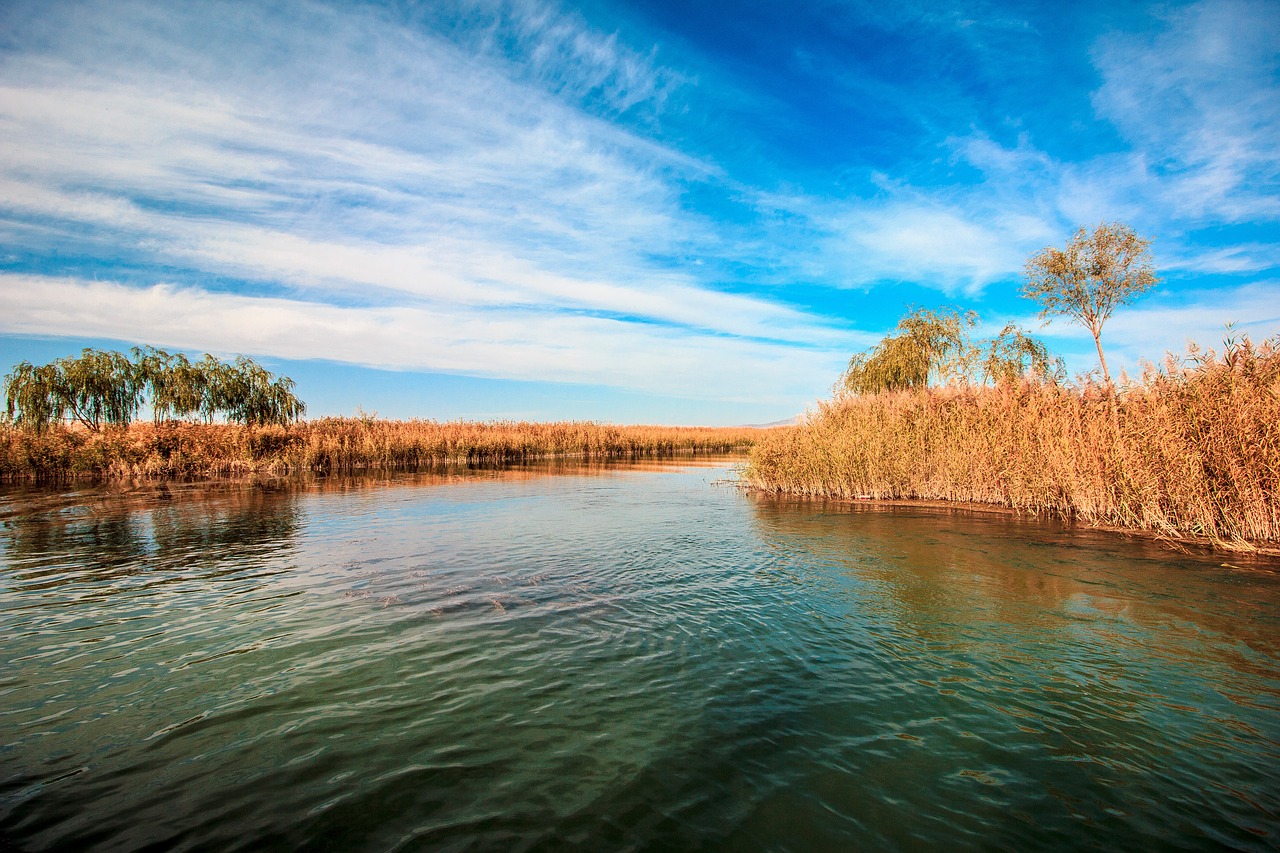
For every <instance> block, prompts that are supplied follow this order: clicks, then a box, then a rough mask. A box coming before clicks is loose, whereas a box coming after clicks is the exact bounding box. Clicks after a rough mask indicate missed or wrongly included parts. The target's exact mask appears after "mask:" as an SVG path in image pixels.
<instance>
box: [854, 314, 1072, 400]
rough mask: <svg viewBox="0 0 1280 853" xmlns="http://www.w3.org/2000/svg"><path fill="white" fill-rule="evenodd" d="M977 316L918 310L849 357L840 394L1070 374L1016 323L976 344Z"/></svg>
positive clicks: (1044, 379) (1053, 378)
mask: <svg viewBox="0 0 1280 853" xmlns="http://www.w3.org/2000/svg"><path fill="white" fill-rule="evenodd" d="M977 322H978V315H977V314H976V313H975V312H973V311H965V312H961V311H958V310H956V309H954V308H952V309H943V310H941V311H936V312H935V311H926V310H922V309H917V310H914V311H911V312H910V313H908V314H907V315H906V316H905V317H903V318H902V319H901V320H899V321H898V325H897V327H896V328H895V329H894V331H893V332H891V333H890V334H888V335H886V336H885V338H884V339H883V340H881V341H880V343H878V344H876V346H874V347H872V348H871V349H870V350H869V351H867V352H861V353H858V354H856V355H854V356H853V357H852V358H851V359H849V366H848V367H847V368H845V371H844V373H843V374H842V375H841V377H840V380H839V381H838V382H837V383H836V388H835V390H836V393H837V394H877V393H880V392H882V391H906V390H917V389H923V388H927V387H929V386H930V385H935V384H972V383H977V384H985V383H988V382H989V383H992V384H994V385H1002V384H1008V383H1013V382H1017V381H1018V380H1020V379H1029V380H1032V381H1038V382H1058V381H1061V380H1062V378H1063V377H1064V376H1065V374H1066V369H1065V368H1064V367H1063V364H1062V359H1060V358H1056V357H1054V356H1051V355H1050V354H1049V351H1048V349H1046V348H1045V345H1044V344H1043V343H1041V342H1040V341H1039V340H1037V339H1036V338H1034V337H1032V336H1031V335H1030V334H1028V333H1027V332H1026V331H1025V330H1023V329H1022V327H1020V326H1018V325H1017V324H1016V323H1009V324H1007V325H1006V326H1005V327H1004V328H1003V329H1002V330H1001V331H1000V334H998V335H996V336H995V337H994V338H980V339H978V340H973V339H972V338H971V337H970V335H969V332H970V330H971V329H973V328H974V326H976V325H977Z"/></svg>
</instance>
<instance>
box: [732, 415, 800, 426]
mask: <svg viewBox="0 0 1280 853" xmlns="http://www.w3.org/2000/svg"><path fill="white" fill-rule="evenodd" d="M800 418H801V415H795V416H794V417H790V418H786V419H784V420H780V421H773V422H772V423H767V424H743V425H742V426H743V427H744V428H745V429H770V428H772V427H784V426H795V425H796V424H798V423H800Z"/></svg>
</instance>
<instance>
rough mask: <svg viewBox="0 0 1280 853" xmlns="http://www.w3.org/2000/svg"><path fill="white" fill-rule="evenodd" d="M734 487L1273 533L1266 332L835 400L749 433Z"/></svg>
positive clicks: (1154, 527) (1270, 348)
mask: <svg viewBox="0 0 1280 853" xmlns="http://www.w3.org/2000/svg"><path fill="white" fill-rule="evenodd" d="M746 476H747V480H748V482H749V483H750V484H751V485H752V486H754V487H755V488H758V489H763V490H767V491H773V492H785V493H790V494H798V495H813V496H826V497H836V498H861V497H870V498H881V499H884V498H888V499H897V498H906V499H924V500H946V501H970V502H978V503H985V504H996V505H1000V506H1005V507H1014V508H1017V509H1022V510H1030V511H1034V512H1050V513H1053V514H1057V515H1060V516H1063V517H1067V518H1072V519H1078V520H1081V521H1084V522H1088V523H1093V524H1098V525H1104V526H1114V527H1124V528H1130V529H1138V530H1146V531H1151V532H1154V533H1156V534H1158V535H1161V536H1166V537H1169V538H1175V539H1185V538H1200V537H1203V538H1205V539H1208V540H1210V541H1211V542H1213V543H1216V544H1219V545H1226V546H1231V547H1239V548H1247V547H1249V543H1276V542H1280V338H1278V339H1273V340H1270V341H1266V342H1264V343H1262V344H1261V345H1254V344H1253V343H1251V342H1250V341H1249V340H1248V339H1247V338H1243V339H1239V340H1229V341H1228V342H1227V343H1226V346H1225V348H1224V350H1223V351H1222V352H1221V353H1215V352H1213V351H1212V350H1209V351H1203V352H1201V351H1199V350H1196V349H1195V348H1194V347H1193V348H1192V349H1191V350H1190V351H1189V352H1188V354H1187V356H1186V357H1185V358H1184V359H1181V360H1179V359H1176V358H1174V357H1173V356H1169V357H1168V358H1167V359H1166V361H1165V363H1164V365H1163V366H1162V367H1160V368H1157V367H1155V366H1148V368H1147V370H1146V371H1145V372H1144V374H1143V376H1142V377H1141V378H1140V379H1139V380H1137V381H1134V382H1130V383H1128V384H1126V385H1125V386H1124V387H1123V388H1122V389H1121V390H1120V392H1119V394H1118V395H1117V396H1113V395H1112V394H1111V392H1110V387H1109V386H1107V385H1106V384H1103V383H1096V382H1086V383H1084V384H1081V385H1075V386H1073V385H1068V384H1065V383H1059V382H1045V381H1032V380H1028V379H1025V378H1024V379H1020V380H1019V381H1016V382H1002V383H1000V384H998V385H995V386H978V385H971V384H958V385H952V386H947V387H936V388H930V389H924V390H915V391H885V392H881V393H878V394H870V395H857V396H855V395H845V396H838V397H837V398H836V399H834V400H831V401H829V402H826V403H822V404H820V405H819V407H818V409H817V410H816V411H815V412H812V413H810V414H809V415H808V416H807V418H806V419H805V420H804V421H803V423H802V424H801V425H800V426H798V427H797V428H795V429H792V430H787V431H779V432H771V433H769V434H767V435H764V436H762V437H761V440H760V441H759V442H758V443H757V444H756V445H755V447H754V448H753V450H752V453H751V461H750V463H749V466H748V470H747V475H746Z"/></svg>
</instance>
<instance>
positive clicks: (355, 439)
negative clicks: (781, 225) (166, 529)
mask: <svg viewBox="0 0 1280 853" xmlns="http://www.w3.org/2000/svg"><path fill="white" fill-rule="evenodd" d="M761 432H762V431H761V430H758V429H751V428H741V429H737V428H713V427H706V428H702V427H663V426H613V425H610V424H600V423H593V422H581V421H565V422H560V423H525V422H516V421H500V422H492V423H478V422H468V421H451V422H445V423H440V422H437V421H429V420H411V421H388V420H378V419H375V418H371V417H356V418H320V419H318V420H314V421H304V422H300V423H295V424H290V425H279V424H275V425H268V426H253V425H247V426H246V425H239V424H199V423H179V422H175V421H165V422H162V423H134V424H132V425H130V426H127V427H125V426H117V427H109V428H104V429H101V430H98V431H94V430H89V429H85V428H83V427H82V426H66V425H59V426H55V427H51V428H48V429H45V430H42V431H39V432H37V431H35V430H33V429H22V428H18V427H16V426H14V425H11V424H10V425H3V426H0V480H10V481H14V480H45V479H65V478H70V477H147V476H169V477H211V476H226V475H239V474H251V473H270V474H284V473H290V472H301V471H320V472H330V471H334V472H337V471H358V470H369V469H414V468H420V467H425V466H430V465H435V464H440V463H445V462H472V463H499V462H521V461H526V460H532V459H542V458H548V457H580V458H590V459H607V458H629V457H638V456H663V455H671V454H677V453H719V452H725V451H732V450H741V449H745V448H746V447H748V446H750V444H752V443H753V442H754V441H755V440H756V439H757V437H758V436H759V434H760V433H761Z"/></svg>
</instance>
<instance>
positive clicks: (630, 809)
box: [0, 462, 1280, 851]
mask: <svg viewBox="0 0 1280 853" xmlns="http://www.w3.org/2000/svg"><path fill="white" fill-rule="evenodd" d="M731 476H732V465H731V463H729V462H719V463H716V464H703V465H645V466H638V467H627V466H615V467H577V468H574V467H562V468H558V469H521V470H513V471H505V472H495V471H488V472H485V471H480V472H467V471H458V472H454V473H452V474H447V475H426V474H419V475H403V476H389V477H369V478H363V479H344V480H332V481H328V482H324V481H282V482H269V483H259V484H218V485H213V486H209V485H204V486H179V485H169V486H167V487H166V486H162V485H156V484H151V485H145V486H138V487H134V488H123V487H119V486H116V487H97V488H86V489H81V490H78V491H75V492H56V491H41V490H10V491H8V492H4V493H0V850H11V849H18V850H26V849H30V850H46V849H61V850H84V849H140V848H146V847H152V848H154V849H180V850H183V849H207V850H231V849H252V850H261V849H273V848H275V849H296V848H310V849H335V850H416V849H430V850H462V849H503V850H505V849H582V850H622V849H688V848H701V849H710V850H733V851H742V850H797V851H799V850H823V849H831V850H848V849H890V850H891V849H928V848H933V849H942V848H945V849H1009V850H1035V849H1046V850H1047V849H1053V850H1060V849H1089V848H1103V849H1108V850H1150V849H1215V848H1241V849H1255V850H1268V849H1270V850H1274V849H1276V848H1277V847H1280V573H1277V567H1276V565H1275V564H1267V563H1248V562H1243V561H1241V560H1238V559H1224V558H1223V557H1221V556H1218V557H1213V556H1205V555H1195V554H1193V555H1187V554H1178V553H1175V552H1171V551H1169V550H1165V549H1161V548H1160V547H1157V546H1155V545H1152V544H1149V543H1143V542H1135V541H1132V540H1128V539H1124V538H1121V537H1116V536H1111V535H1106V534H1101V533H1096V532H1090V531H1085V530H1076V529H1070V528H1065V527H1061V526H1058V525H1055V524H1051V523H1045V522H1038V521H1035V520H1027V519H1017V518H1011V517H1004V516H998V515H984V514H973V513H966V512H961V511H931V510H925V509H902V508H897V509H877V508H873V507H869V506H866V505H839V504H834V503H813V502H808V503H805V502H789V501H782V500H775V499H768V498H761V497H753V496H749V495H744V494H742V493H741V492H739V491H738V490H737V489H735V488H733V487H732V486H730V485H725V484H723V483H722V482H721V481H723V480H725V479H726V478H729V477H731ZM1224 563H1225V564H1224Z"/></svg>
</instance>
